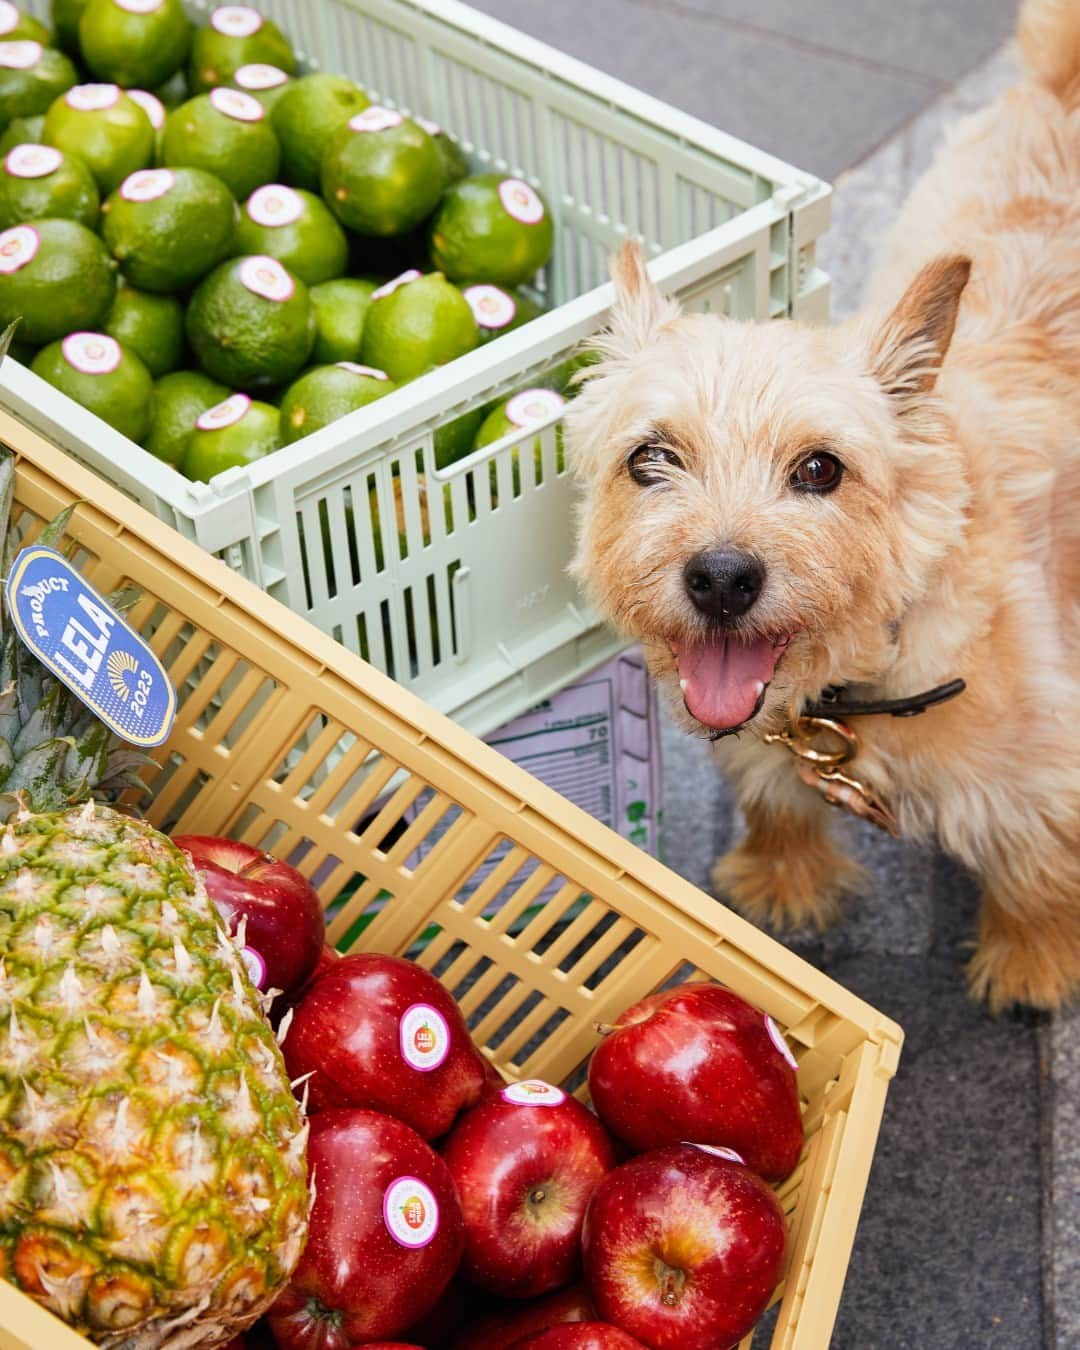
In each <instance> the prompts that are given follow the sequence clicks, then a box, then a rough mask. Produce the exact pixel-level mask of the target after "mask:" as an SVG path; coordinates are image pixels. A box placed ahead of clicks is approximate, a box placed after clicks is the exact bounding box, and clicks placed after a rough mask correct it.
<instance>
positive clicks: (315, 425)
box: [281, 361, 397, 445]
mask: <svg viewBox="0 0 1080 1350" xmlns="http://www.w3.org/2000/svg"><path fill="white" fill-rule="evenodd" d="M396 388H397V386H396V385H395V384H394V382H393V380H391V379H390V378H389V377H388V375H387V374H386V372H385V371H383V370H375V369H374V368H373V367H371V366H358V365H355V364H354V363H353V362H351V361H342V362H341V363H340V364H337V365H332V366H316V367H315V368H314V369H313V370H308V371H305V373H304V374H303V375H301V376H300V378H299V379H298V380H297V381H296V383H295V384H293V385H290V386H289V389H288V391H287V392H286V394H285V397H284V398H283V399H282V400H281V437H282V440H283V441H284V442H285V444H286V445H290V444H291V443H292V442H293V441H298V440H300V438H301V437H302V436H310V435H311V433H312V432H313V431H320V430H322V428H323V427H328V426H329V425H330V423H331V422H336V421H337V419H338V418H339V417H344V416H345V414H346V413H351V412H355V411H356V409H357V408H363V407H364V406H366V405H367V404H368V403H374V402H375V400H376V399H377V398H382V396H383V395H384V394H389V393H390V391H391V390H392V389H396Z"/></svg>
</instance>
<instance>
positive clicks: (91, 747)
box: [0, 347, 309, 1350]
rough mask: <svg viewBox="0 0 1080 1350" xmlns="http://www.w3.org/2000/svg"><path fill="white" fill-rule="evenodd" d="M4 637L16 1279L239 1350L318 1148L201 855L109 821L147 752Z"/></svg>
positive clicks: (287, 1251) (7, 1101)
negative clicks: (131, 746) (235, 1343)
mask: <svg viewBox="0 0 1080 1350" xmlns="http://www.w3.org/2000/svg"><path fill="white" fill-rule="evenodd" d="M0 351H2V347H0ZM11 472H12V466H11V458H10V456H8V455H6V454H5V456H4V460H3V462H2V463H0V510H2V512H3V517H2V519H0V538H4V537H6V535H7V511H8V510H9V509H10V502H11ZM5 552H6V550H5ZM6 561H9V559H8V558H5V562H6ZM5 571H6V568H5ZM0 617H3V616H2V615H0ZM4 630H5V631H4V632H3V634H2V638H0V642H2V646H0V675H2V682H0V801H2V803H3V807H4V810H3V812H0V1275H2V1276H3V1277H4V1278H6V1279H8V1280H10V1281H11V1282H12V1283H14V1284H15V1285H17V1286H18V1287H19V1288H20V1289H22V1290H23V1291H24V1292H25V1293H27V1294H29V1295H31V1296H33V1297H34V1298H36V1299H38V1300H39V1301H40V1302H42V1303H43V1304H44V1305H45V1306H46V1307H47V1308H49V1309H51V1310H52V1311H53V1312H54V1313H56V1314H57V1315H58V1316H59V1317H61V1318H63V1319H64V1320H65V1321H66V1322H68V1323H70V1324H71V1325H72V1326H74V1327H75V1328H76V1329H77V1330H79V1331H80V1332H81V1333H82V1334H83V1335H84V1336H86V1337H88V1338H89V1339H90V1340H91V1341H93V1342H94V1343H95V1344H98V1345H103V1346H110V1347H113V1350H121V1348H123V1350H156V1348H157V1347H159V1346H160V1347H171V1348H172V1350H193V1348H194V1347H211V1346H219V1345H224V1344H225V1343H226V1342H227V1341H228V1340H230V1339H231V1337H233V1336H234V1335H236V1334H237V1333H238V1332H241V1331H243V1330H244V1329H245V1328H246V1327H247V1326H248V1325H250V1323H251V1322H252V1321H254V1319H255V1318H256V1317H257V1316H258V1314H259V1313H260V1312H262V1311H263V1310H264V1309H265V1308H266V1307H267V1306H268V1304H269V1303H270V1302H271V1300H272V1299H273V1297H274V1295H275V1294H276V1293H277V1292H278V1290H279V1289H280V1288H281V1287H282V1286H283V1285H284V1284H285V1282H286V1281H287V1280H288V1278H289V1276H290V1275H291V1273H292V1271H293V1269H294V1267H295V1266H296V1263H297V1261H298V1260H299V1257H300V1253H301V1249H302V1247H303V1243H304V1239H305V1236H306V1229H307V1215H308V1207H309V1204H308V1188H307V1167H306V1157H305V1152H306V1138H307V1126H306V1124H305V1123H304V1121H303V1116H302V1111H301V1109H300V1107H299V1106H298V1105H297V1103H296V1101H295V1099H294V1097H293V1095H292V1092H291V1090H290V1086H289V1083H288V1078H287V1075H286V1072H285V1068H284V1063H283V1061H282V1058H281V1054H280V1051H279V1050H278V1047H277V1044H276V1041H275V1038H274V1034H273V1032H272V1031H271V1029H270V1026H269V1024H268V1023H267V1021H266V1018H265V1016H264V1014H263V1010H262V1004H261V1001H260V996H259V995H258V993H257V992H256V991H255V989H254V988H253V987H252V985H251V983H250V982H249V980H248V977H247V974H246V971H245V968H244V964H243V962H242V960H241V958H240V955H239V953H238V950H237V945H236V944H235V942H234V940H233V939H231V938H230V937H229V936H227V934H226V933H225V931H224V929H223V927H222V924H221V921H220V919H219V917H218V915H217V913H216V911H215V910H214V907H213V905H212V903H211V901H210V900H209V898H208V897H207V895H206V892H205V889H204V888H203V886H202V884H201V882H200V881H199V880H198V879H197V877H196V875H195V873H194V871H193V869H192V867H191V865H190V862H189V860H188V859H187V857H186V855H185V854H183V853H182V852H181V851H180V850H179V849H177V848H176V847H175V845H173V844H172V843H171V841H170V840H168V839H167V838H166V837H165V836H164V835H161V834H159V833H158V832H157V831H156V830H154V829H152V828H151V827H150V826H148V825H146V824H145V823H143V822H141V821H138V820H135V819H132V818H130V817H129V816H127V815H125V814H123V813H121V812H120V811H118V810H116V809H114V808H113V807H110V806H108V805H103V804H100V803H98V802H95V801H94V800H93V799H92V794H105V795H108V793H115V790H116V788H117V787H118V786H121V785H122V784H123V781H124V779H125V776H126V775H128V774H130V772H131V768H132V755H131V753H130V751H129V750H128V749H124V748H122V747H119V746H117V744H116V743H115V742H114V741H113V740H112V739H111V738H110V737H109V736H108V735H107V734H105V735H103V734H102V728H101V727H100V725H99V724H97V723H96V722H94V720H93V719H92V718H91V717H90V716H89V714H88V712H87V710H86V709H85V708H84V707H83V705H82V704H81V703H79V702H77V701H76V700H75V699H74V698H73V697H71V696H69V694H68V692H67V690H66V689H65V688H64V687H63V686H62V685H60V684H59V683H57V682H56V681H54V680H53V679H52V677H51V676H50V675H49V674H48V673H47V672H45V671H44V669H43V668H42V667H41V666H40V665H39V664H38V663H37V662H36V661H35V660H34V659H33V657H32V656H31V654H30V653H29V652H28V651H26V650H25V649H23V648H22V647H21V645H20V644H19V642H18V639H17V637H16V636H15V634H14V633H13V632H12V629H11V625H10V623H6V624H5V625H4ZM4 819H6V822H7V823H6V824H3V823H2V822H3V820H4ZM41 1350H47V1347H41Z"/></svg>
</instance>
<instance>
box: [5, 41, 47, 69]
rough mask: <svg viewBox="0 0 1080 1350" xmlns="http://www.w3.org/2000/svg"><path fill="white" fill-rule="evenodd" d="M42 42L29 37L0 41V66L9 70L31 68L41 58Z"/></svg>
mask: <svg viewBox="0 0 1080 1350" xmlns="http://www.w3.org/2000/svg"><path fill="white" fill-rule="evenodd" d="M41 51H42V47H41V43H40V42H31V41H30V40H29V39H26V40H20V41H18V42H0V66H3V67H4V68H5V69H7V70H29V69H30V67H31V66H36V65H37V63H38V62H39V61H40V60H41Z"/></svg>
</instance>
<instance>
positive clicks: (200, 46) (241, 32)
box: [188, 5, 296, 93]
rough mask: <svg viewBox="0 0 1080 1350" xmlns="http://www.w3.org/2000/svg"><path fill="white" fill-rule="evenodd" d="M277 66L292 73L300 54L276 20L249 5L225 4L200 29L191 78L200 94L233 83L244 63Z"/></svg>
mask: <svg viewBox="0 0 1080 1350" xmlns="http://www.w3.org/2000/svg"><path fill="white" fill-rule="evenodd" d="M253 64H260V65H268V66H277V67H278V69H279V70H283V71H285V73H286V74H287V75H292V74H293V73H294V72H295V71H296V56H295V54H294V53H293V49H292V47H291V46H290V45H289V40H288V38H287V37H286V36H285V34H284V33H283V32H282V31H281V29H280V28H279V27H278V26H277V24H276V23H274V22H272V20H270V19H264V18H263V16H262V15H261V14H259V13H258V12H257V11H256V10H254V9H250V8H249V7H248V6H247V5H221V6H219V7H218V8H217V9H215V10H214V12H213V13H212V14H211V15H210V22H209V23H208V24H206V26H205V27H202V28H196V30H195V36H194V39H193V40H192V44H191V64H190V66H189V68H188V79H189V80H190V82H191V87H192V89H194V90H195V92H196V93H202V92H203V91H204V90H207V89H213V88H214V87H215V86H216V85H219V84H230V83H231V82H232V79H233V76H234V75H235V74H236V72H237V70H239V68H240V67H241V66H246V65H253Z"/></svg>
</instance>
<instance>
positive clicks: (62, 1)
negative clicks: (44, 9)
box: [51, 0, 88, 59]
mask: <svg viewBox="0 0 1080 1350" xmlns="http://www.w3.org/2000/svg"><path fill="white" fill-rule="evenodd" d="M87 3H88V0H52V5H51V13H52V25H53V28H54V29H55V30H56V45H57V46H58V47H60V48H62V49H63V50H64V51H65V52H67V54H68V55H69V56H73V57H75V58H76V59H78V57H79V20H80V19H81V18H82V14H83V10H84V9H85V8H86V6H87Z"/></svg>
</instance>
